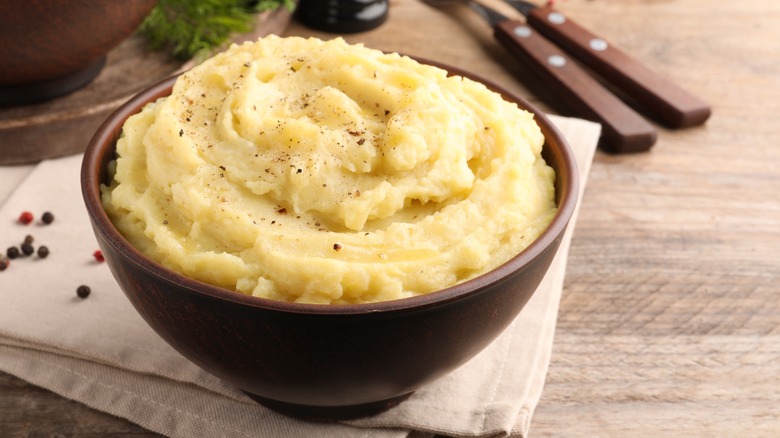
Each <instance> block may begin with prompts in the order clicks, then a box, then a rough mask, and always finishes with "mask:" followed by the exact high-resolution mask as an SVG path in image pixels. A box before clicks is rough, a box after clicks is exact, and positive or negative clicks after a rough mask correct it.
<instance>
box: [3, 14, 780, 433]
mask: <svg viewBox="0 0 780 438" xmlns="http://www.w3.org/2000/svg"><path fill="white" fill-rule="evenodd" d="M540 1H541V0H540ZM490 3H491V4H495V3H496V2H493V1H491V2H490ZM556 5H557V8H558V9H559V10H561V11H563V12H565V13H567V14H569V15H571V16H572V17H575V18H576V19H577V21H578V22H579V23H580V24H582V25H584V26H586V27H587V28H589V29H590V30H591V31H593V32H595V33H598V34H599V35H601V36H603V37H604V38H606V39H607V40H608V41H610V42H611V43H612V44H615V45H617V46H619V47H620V48H622V49H623V50H624V51H625V52H627V53H629V54H631V55H632V56H634V57H636V58H637V59H639V60H641V61H642V62H644V63H646V64H647V65H648V66H650V67H651V68H653V69H654V70H656V71H658V72H659V73H662V74H663V75H665V76H667V77H668V78H670V79H672V80H673V81H675V82H676V83H677V84H678V85H681V86H682V87H684V88H685V89H687V90H688V91H690V92H692V93H694V94H695V95H697V96H698V97H700V98H702V99H703V100H704V101H706V102H708V103H710V104H711V105H712V106H713V114H712V117H711V118H710V119H709V120H708V121H707V123H706V124H705V125H704V126H700V127H694V128H689V129H684V130H669V129H665V128H663V127H662V126H661V125H657V127H658V130H659V138H658V142H657V144H656V145H655V146H654V148H653V150H651V151H650V152H648V153H642V154H630V155H612V154H608V153H605V152H603V151H602V152H599V153H597V155H596V158H595V162H594V164H593V168H592V171H591V175H590V179H589V182H588V186H587V190H586V192H585V198H584V201H583V203H582V209H581V212H580V215H579V221H578V223H577V228H576V232H575V235H574V239H573V242H572V246H571V253H570V258H569V264H568V270H567V275H566V282H565V288H564V293H563V299H562V302H561V307H560V315H559V319H558V327H557V332H556V336H555V342H554V345H553V355H552V362H551V364H550V369H549V373H548V378H547V383H546V386H545V390H544V393H543V396H542V400H541V403H540V404H539V406H538V408H537V410H536V412H535V414H534V417H533V421H532V426H531V436H532V437H548V436H549V437H623V436H654V437H678V436H685V437H705V436H706V437H711V436H717V437H720V436H734V437H743V436H744V437H777V436H780V377H779V376H780V171H779V170H778V164H780V140H778V139H779V138H780V123H778V122H777V118H778V114H780V50H778V49H779V48H780V45H778V44H780V43H778V42H779V41H780V26H777V23H779V22H780V2H777V1H775V0H750V1H745V2H735V1H734V0H621V1H614V0H565V1H559V2H556ZM502 10H506V9H502ZM287 33H288V34H305V35H318V36H324V37H331V36H332V35H328V34H320V33H316V32H312V31H311V30H309V29H306V28H304V27H301V26H299V25H297V24H294V25H293V26H291V27H290V28H289V29H288V31H287ZM347 39H348V40H349V41H353V42H365V43H366V45H369V46H371V47H376V48H379V49H384V50H393V51H400V52H404V53H408V54H412V55H417V56H422V57H427V58H431V59H435V60H437V61H442V62H446V63H450V64H454V65H456V66H460V67H464V68H467V69H469V70H472V71H474V72H475V73H478V74H481V75H483V76H485V77H488V78H490V79H491V80H493V81H495V82H498V83H500V84H501V85H504V86H506V87H507V88H510V89H512V90H515V91H517V92H519V93H521V94H522V95H524V96H527V97H529V98H530V100H531V101H533V102H534V103H536V104H537V105H539V106H540V107H542V108H543V109H545V110H547V111H549V112H551V113H557V114H561V115H569V116H577V114H574V113H572V112H571V110H570V109H568V108H566V106H565V105H564V104H563V103H562V102H560V101H559V100H557V98H556V97H555V94H554V93H552V92H551V91H550V90H548V89H546V88H545V86H544V85H543V84H544V82H543V81H541V80H540V79H539V78H537V77H536V76H534V75H533V74H532V73H531V72H530V70H528V69H527V68H526V67H525V66H523V65H522V64H521V63H519V62H516V61H514V60H512V59H511V58H510V57H509V56H507V52H506V51H505V50H504V49H503V48H502V47H501V46H500V45H499V44H498V43H496V42H495V41H494V40H493V38H492V33H491V31H490V29H489V28H488V27H487V25H486V24H485V23H484V22H482V21H481V20H480V19H479V18H478V17H477V16H476V15H475V14H473V12H471V11H469V10H468V9H466V8H463V7H452V8H449V9H447V10H446V11H439V10H434V9H432V8H430V7H429V6H427V5H425V4H422V3H421V2H419V1H416V0H395V1H391V10H390V18H389V20H388V21H387V22H386V23H385V24H384V25H383V26H382V27H380V28H379V29H377V30H374V31H371V32H368V33H363V34H354V35H349V36H348V37H347ZM0 431H9V432H8V433H5V435H4V436H14V437H26V436H55V434H61V435H63V436H77V437H86V436H153V434H150V433H147V432H146V431H144V430H143V429H141V428H139V427H137V426H135V425H132V424H130V423H128V422H126V421H125V420H121V419H117V418H113V417H110V416H108V415H106V414H102V413H98V412H95V411H92V410H90V409H88V408H85V407H83V406H82V405H79V404H77V403H73V402H70V401H67V400H64V399H62V398H60V397H58V396H56V395H54V394H51V393H48V392H47V391H44V390H41V389H38V388H35V387H32V386H30V385H27V384H26V383H24V382H21V381H19V380H18V379H16V378H14V377H11V376H8V375H2V374H0Z"/></svg>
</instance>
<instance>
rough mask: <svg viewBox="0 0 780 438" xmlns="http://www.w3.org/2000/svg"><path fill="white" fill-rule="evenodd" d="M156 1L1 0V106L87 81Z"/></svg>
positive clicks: (63, 90)
mask: <svg viewBox="0 0 780 438" xmlns="http://www.w3.org/2000/svg"><path fill="white" fill-rule="evenodd" d="M156 3H157V0H121V1H117V0H3V1H1V2H0V65H2V68H0V105H12V104H23V103H30V102H35V101H40V100H45V99H49V98H53V97H56V96H60V95H63V94H66V93H69V92H71V91H73V90H76V89H78V88H80V87H82V86H84V85H86V84H87V83H89V82H90V81H91V80H92V79H94V78H95V76H97V75H98V73H100V70H101V69H102V67H103V64H104V63H105V58H106V54H108V52H109V51H110V50H111V49H113V48H114V47H116V46H117V45H118V44H119V43H121V42H122V41H123V40H124V39H125V38H127V37H128V36H130V34H132V33H133V31H135V29H136V28H137V27H138V25H139V24H141V21H143V19H144V18H145V17H146V16H147V15H148V14H149V12H150V11H151V10H152V8H153V7H154V5H155V4H156Z"/></svg>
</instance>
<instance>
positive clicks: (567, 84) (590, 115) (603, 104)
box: [494, 20, 656, 153]
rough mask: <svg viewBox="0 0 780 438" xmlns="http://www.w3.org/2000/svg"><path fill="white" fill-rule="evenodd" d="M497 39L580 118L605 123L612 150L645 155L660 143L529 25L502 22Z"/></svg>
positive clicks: (641, 121)
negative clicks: (533, 71) (654, 145)
mask: <svg viewBox="0 0 780 438" xmlns="http://www.w3.org/2000/svg"><path fill="white" fill-rule="evenodd" d="M494 34H495V37H496V39H497V40H498V41H499V42H500V43H501V44H503V45H504V47H506V48H507V49H508V50H509V51H510V52H512V53H513V54H514V55H515V56H517V57H518V58H519V59H520V60H521V61H522V62H525V63H526V64H527V65H528V66H529V67H531V68H532V69H533V70H535V71H536V73H537V74H538V75H539V76H541V78H542V79H543V80H545V81H546V82H548V84H549V85H550V86H551V87H552V89H553V91H555V92H557V93H558V94H559V95H560V97H561V98H563V99H564V100H565V101H566V102H567V103H568V104H569V105H570V106H571V107H572V109H574V110H575V111H576V112H577V113H578V114H579V115H580V116H582V117H584V118H587V119H589V120H592V121H596V122H599V123H601V125H602V135H603V137H604V140H605V141H606V142H607V143H608V144H607V146H608V149H610V150H612V151H614V152H618V153H623V152H641V151H646V150H648V149H650V147H651V146H653V144H654V143H655V140H656V131H655V128H654V127H653V126H652V125H651V124H650V123H649V122H648V121H647V120H645V119H644V118H642V117H641V116H640V115H639V114H637V113H636V112H635V111H634V110H632V109H631V108H630V107H628V106H627V105H626V104H625V103H623V101H621V100H620V99H618V98H617V97H616V96H615V95H614V94H612V93H611V92H610V91H609V90H607V89H606V88H605V87H604V86H603V85H601V83H599V82H598V81H597V80H595V79H594V78H593V77H592V76H590V75H589V74H588V73H587V72H586V71H585V69H583V68H582V67H580V66H579V65H578V64H577V63H576V62H574V61H573V60H572V59H571V58H569V57H568V56H566V55H565V54H564V53H563V52H562V51H561V50H560V49H559V48H557V47H556V46H554V45H553V44H552V43H550V42H549V41H547V40H546V39H545V38H544V37H542V36H541V35H540V34H539V33H537V32H536V31H534V30H533V29H531V28H530V27H529V26H528V25H527V24H525V23H524V22H521V21H517V20H506V21H502V22H500V23H499V24H498V25H496V26H495V28H494Z"/></svg>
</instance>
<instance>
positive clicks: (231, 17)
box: [138, 0, 295, 60]
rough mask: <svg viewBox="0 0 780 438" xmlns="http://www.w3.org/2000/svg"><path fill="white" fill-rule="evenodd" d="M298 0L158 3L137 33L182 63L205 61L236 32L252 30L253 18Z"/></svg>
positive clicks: (162, 0)
mask: <svg viewBox="0 0 780 438" xmlns="http://www.w3.org/2000/svg"><path fill="white" fill-rule="evenodd" d="M280 7H285V8H287V9H289V10H291V11H292V10H293V9H294V8H295V0H197V1H192V0H159V1H158V3H157V6H155V7H154V9H152V12H151V13H150V14H149V15H148V16H147V17H146V19H145V20H144V21H143V23H141V26H140V27H139V29H138V31H139V32H140V34H141V35H143V36H144V37H145V38H146V39H147V41H149V44H150V45H151V47H152V48H153V49H155V50H167V51H169V52H170V53H171V54H172V55H173V56H174V57H176V58H178V59H182V60H187V59H191V58H202V57H205V56H207V55H208V53H209V52H210V51H211V50H212V49H214V48H216V47H219V46H220V45H221V44H223V43H224V42H225V41H227V39H228V38H229V37H230V35H231V34H233V33H245V32H249V31H251V30H252V27H253V25H254V19H255V18H254V16H255V14H258V13H260V12H264V11H268V10H274V9H277V8H280Z"/></svg>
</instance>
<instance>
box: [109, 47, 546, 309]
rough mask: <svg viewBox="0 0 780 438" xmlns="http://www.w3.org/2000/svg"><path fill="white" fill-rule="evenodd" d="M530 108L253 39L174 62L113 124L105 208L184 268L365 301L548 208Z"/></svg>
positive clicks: (434, 71)
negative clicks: (167, 90) (147, 100)
mask: <svg viewBox="0 0 780 438" xmlns="http://www.w3.org/2000/svg"><path fill="white" fill-rule="evenodd" d="M543 141H544V139H543V136H542V134H541V132H540V129H539V128H538V126H537V125H536V123H535V122H534V120H533V116H532V114H530V113H528V112H526V111H523V110H521V109H519V108H518V107H517V106H516V105H515V104H513V103H509V102H507V101H505V100H503V99H502V98H501V97H500V96H499V95H498V94H496V93H494V92H491V91H489V90H488V89H487V88H486V87H485V86H484V85H482V84H480V83H477V82H474V81H471V80H468V79H464V78H461V77H448V76H447V73H446V72H445V71H443V70H441V69H439V68H435V67H432V66H428V65H423V64H420V63H418V62H416V61H415V60H412V59H410V58H408V57H404V56H400V55H398V54H385V53H382V52H379V51H376V50H373V49H369V48H366V47H364V46H362V45H350V44H347V43H346V42H344V41H343V40H341V39H334V40H330V41H321V40H318V39H314V38H310V39H303V38H296V37H289V38H280V37H274V36H269V37H265V38H262V39H260V40H258V41H256V42H251V43H244V44H242V45H234V46H232V47H231V48H229V49H228V50H227V51H226V52H224V53H222V54H219V55H216V56H214V57H213V58H211V59H209V60H207V61H205V62H204V63H203V64H201V65H199V66H197V67H195V68H193V69H192V70H191V71H189V72H187V73H185V74H184V75H182V76H180V77H179V78H178V80H177V81H176V84H175V86H174V88H173V92H172V94H171V95H170V96H168V97H165V98H162V99H159V100H158V101H156V102H154V103H151V104H148V105H147V106H146V107H145V108H144V109H143V110H142V111H141V112H140V113H139V114H137V115H134V116H132V117H131V118H130V119H128V121H127V122H126V124H125V125H124V129H123V134H122V137H121V138H120V139H119V141H118V144H117V159H116V160H115V162H114V163H113V166H114V168H113V169H112V172H113V179H112V182H111V183H110V185H108V186H104V187H103V202H104V207H105V209H106V211H107V212H108V213H109V215H110V217H111V219H112V221H113V222H114V223H115V224H116V226H117V227H118V229H119V230H120V232H121V233H122V234H123V235H124V236H126V238H127V239H128V240H129V241H130V242H131V243H132V244H133V245H135V246H136V247H137V248H139V249H140V250H141V251H142V252H144V253H145V254H147V255H148V256H150V257H151V258H153V259H155V260H157V261H159V262H161V263H162V264H164V265H165V266H168V267H170V268H172V269H174V270H176V271H179V272H181V273H183V274H185V275H187V276H189V277H192V278H195V279H198V280H201V281H204V282H207V283H211V284H214V285H218V286H222V287H225V288H228V289H234V290H236V291H239V292H242V293H245V294H250V295H255V296H259V297H266V298H271V299H276V300H284V301H293V302H305V303H323V304H324V303H364V302H373V301H383V300H392V299H398V298H403V297H408V296H413V295H418V294H425V293H428V292H431V291H435V290H439V289H442V288H444V287H447V286H451V285H453V284H456V283H458V282H461V281H465V280H467V279H470V278H473V277H475V276H477V275H479V274H481V273H484V272H486V271H488V270H490V269H492V268H495V267H497V266H498V265H500V264H501V263H504V262H506V261H507V260H508V259H510V258H511V257H512V256H514V255H516V254H517V253H518V252H520V251H521V250H522V249H523V248H525V247H526V246H527V245H528V244H530V243H531V242H532V241H533V240H534V239H535V238H536V237H537V236H538V235H539V234H540V233H541V232H542V231H543V230H544V229H545V228H546V227H547V226H548V224H549V222H550V221H551V219H552V217H553V215H554V214H555V211H556V205H555V196H554V186H553V184H554V177H555V175H554V171H553V170H552V169H551V168H550V167H549V166H547V165H546V164H545V162H544V160H543V159H542V158H541V156H540V151H541V148H542V144H543Z"/></svg>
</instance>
